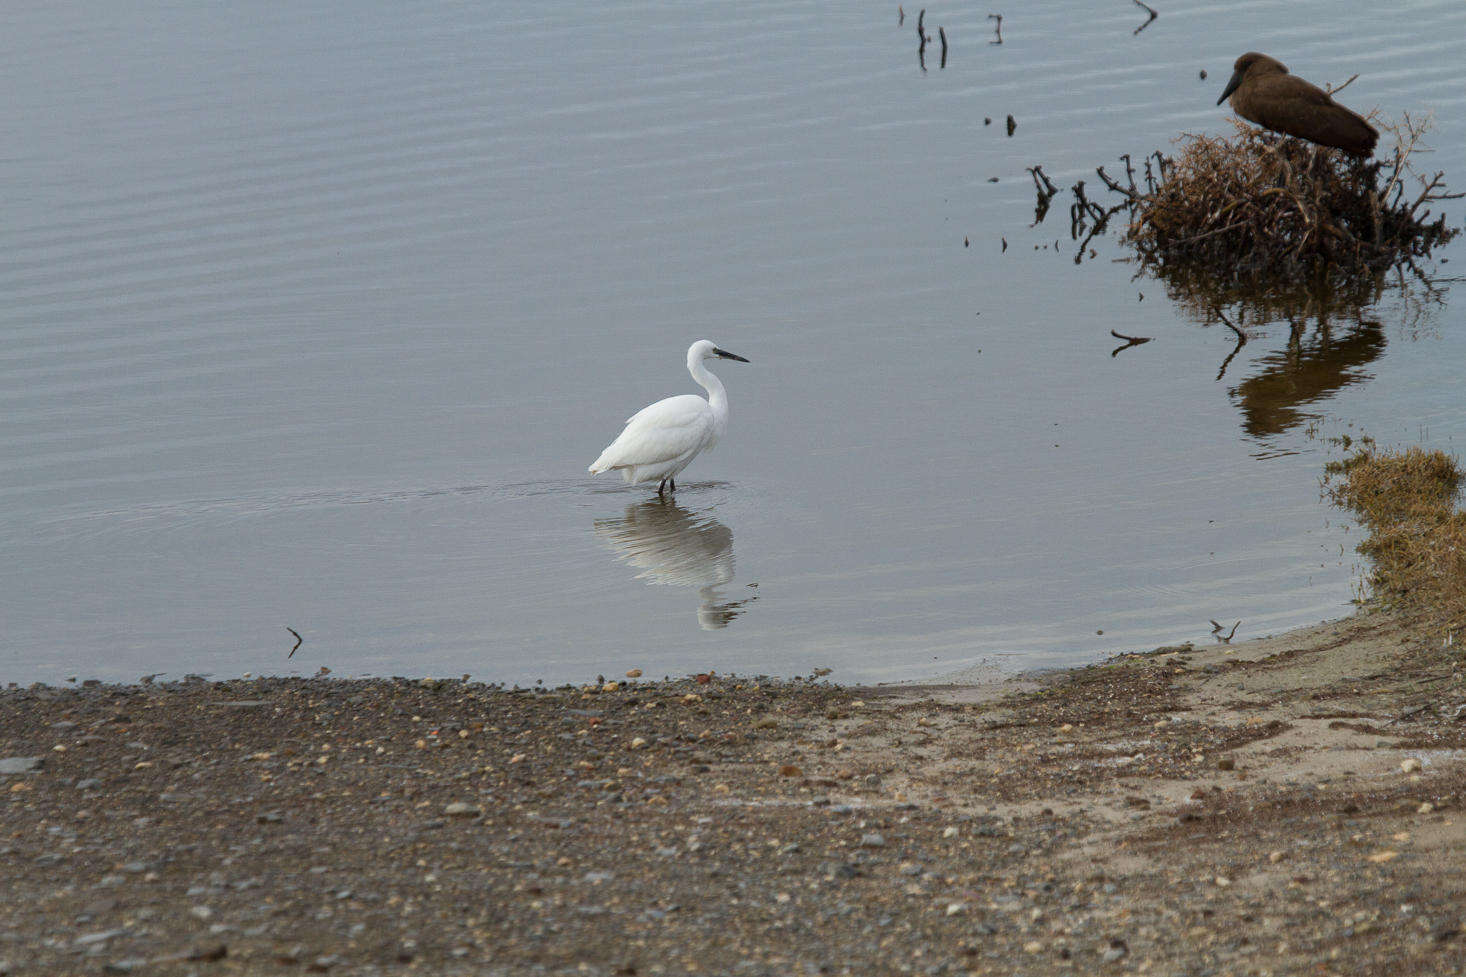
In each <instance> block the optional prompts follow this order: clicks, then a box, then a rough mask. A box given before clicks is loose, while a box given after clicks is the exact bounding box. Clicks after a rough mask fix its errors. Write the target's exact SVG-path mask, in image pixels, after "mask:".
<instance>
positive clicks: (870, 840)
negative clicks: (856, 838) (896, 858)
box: [860, 831, 886, 848]
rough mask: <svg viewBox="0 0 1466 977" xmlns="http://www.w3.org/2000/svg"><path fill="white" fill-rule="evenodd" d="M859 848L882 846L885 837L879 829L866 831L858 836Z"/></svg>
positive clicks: (883, 845)
mask: <svg viewBox="0 0 1466 977" xmlns="http://www.w3.org/2000/svg"><path fill="white" fill-rule="evenodd" d="M860 847H861V848H884V847H886V839H885V837H884V836H883V835H882V834H881V833H880V832H879V831H868V832H866V833H865V834H863V835H861V836H860Z"/></svg>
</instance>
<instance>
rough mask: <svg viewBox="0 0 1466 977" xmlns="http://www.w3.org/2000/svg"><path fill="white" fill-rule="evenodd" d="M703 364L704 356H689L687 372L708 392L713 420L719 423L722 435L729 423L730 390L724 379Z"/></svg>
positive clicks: (719, 434) (719, 430)
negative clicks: (724, 387)
mask: <svg viewBox="0 0 1466 977" xmlns="http://www.w3.org/2000/svg"><path fill="white" fill-rule="evenodd" d="M702 364H703V361H702V357H698V358H696V359H693V358H689V359H688V360H687V372H688V373H691V374H692V379H694V380H696V381H697V382H698V384H699V385H700V386H701V387H702V388H703V389H704V390H706V391H707V392H708V406H709V407H711V408H712V409H713V421H714V423H715V424H716V425H717V430H718V436H719V437H722V434H723V429H724V428H725V427H727V425H728V392H727V391H726V390H724V389H723V381H722V380H719V379H718V378H717V377H715V376H713V373H712V371H711V370H709V369H708V368H707V367H705V366H703V365H702Z"/></svg>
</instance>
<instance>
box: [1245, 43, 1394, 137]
mask: <svg viewBox="0 0 1466 977" xmlns="http://www.w3.org/2000/svg"><path fill="white" fill-rule="evenodd" d="M1229 97H1230V99H1231V105H1232V111H1234V112H1236V113H1237V114H1238V115H1240V116H1242V118H1244V119H1246V120H1247V121H1248V122H1254V123H1256V124H1257V125H1260V126H1262V127H1263V128H1264V129H1271V130H1273V131H1274V132H1281V133H1283V134H1285V135H1289V136H1297V137H1298V138H1299V139H1307V140H1308V141H1309V142H1314V143H1317V144H1318V145H1320V146H1333V147H1335V148H1337V149H1342V150H1343V151H1344V152H1346V153H1351V154H1353V155H1355V156H1369V155H1370V154H1371V153H1373V152H1374V145H1375V143H1376V142H1377V141H1378V139H1379V133H1378V132H1376V131H1375V130H1374V127H1373V126H1371V125H1370V124H1369V123H1368V122H1366V121H1364V118H1363V116H1361V115H1359V114H1358V113H1357V112H1351V111H1350V110H1348V109H1346V108H1344V106H1342V105H1340V104H1339V103H1337V102H1335V101H1334V100H1333V98H1332V97H1331V96H1330V95H1329V94H1328V93H1327V92H1325V91H1324V90H1323V89H1321V88H1319V87H1318V86H1317V85H1313V84H1310V83H1309V82H1306V81H1304V80H1303V79H1302V78H1298V77H1295V76H1293V75H1290V74H1288V68H1287V66H1286V65H1284V64H1283V63H1282V62H1281V61H1279V60H1277V59H1276V58H1270V57H1268V56H1267V55H1266V54H1258V53H1257V52H1256V51H1249V52H1248V53H1246V54H1244V55H1242V57H1240V58H1238V59H1237V62H1236V64H1234V65H1233V71H1232V80H1231V81H1229V82H1227V87H1226V89H1225V90H1224V91H1223V92H1222V97H1221V98H1219V99H1217V104H1218V105H1221V104H1222V103H1223V102H1225V101H1227V100H1228V98H1229Z"/></svg>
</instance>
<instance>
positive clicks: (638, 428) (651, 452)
mask: <svg viewBox="0 0 1466 977" xmlns="http://www.w3.org/2000/svg"><path fill="white" fill-rule="evenodd" d="M712 433H713V412H712V408H710V407H709V406H708V402H707V401H706V400H703V399H702V398H701V397H699V396H697V395H696V394H683V395H681V396H679V397H668V398H667V399H666V400H659V401H657V402H656V403H655V404H651V405H649V406H647V407H643V408H642V409H641V410H639V411H637V412H636V413H635V414H633V415H631V417H630V418H629V419H628V420H627V421H626V430H624V431H622V432H621V435H620V437H618V438H617V439H616V440H615V441H612V442H611V444H610V445H609V446H608V447H607V448H606V450H605V451H603V452H601V456H600V457H599V458H597V459H596V462H595V464H593V465H591V467H590V470H591V471H592V472H603V471H606V470H608V469H611V468H626V467H630V466H640V465H656V464H661V463H663V462H667V461H671V460H673V459H675V458H679V457H681V456H682V455H685V454H687V453H688V452H695V451H697V450H699V449H701V448H702V447H704V446H705V445H706V444H707V442H708V441H709V440H711V438H712Z"/></svg>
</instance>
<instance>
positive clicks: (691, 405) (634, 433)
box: [590, 339, 748, 495]
mask: <svg viewBox="0 0 1466 977" xmlns="http://www.w3.org/2000/svg"><path fill="white" fill-rule="evenodd" d="M714 356H717V357H720V358H721V359H725V360H737V361H738V362H740V363H747V362H748V360H746V359H744V358H743V357H741V356H738V355H737V354H735V353H730V352H728V351H727V350H725V349H719V348H718V347H717V346H715V345H714V344H713V343H712V342H710V341H708V340H706V339H699V340H698V341H697V342H695V343H693V344H692V346H690V347H689V348H688V350H687V372H688V373H691V374H692V379H694V380H696V381H697V382H698V384H699V385H700V386H701V387H702V388H703V389H704V390H706V391H707V392H708V399H707V400H703V399H702V398H701V397H699V396H698V395H697V394H682V395H681V396H679V397H668V398H667V399H666V400H659V401H657V402H656V403H655V404H652V405H650V406H649V407H643V408H642V409H641V410H639V411H637V412H636V413H635V414H633V415H631V416H630V417H628V418H627V419H626V430H624V431H622V432H621V436H620V437H618V438H617V439H616V440H615V441H612V442H611V443H610V444H609V445H608V446H607V447H606V450H605V451H602V452H601V456H600V457H599V458H597V459H596V460H595V464H593V465H591V466H590V473H591V474H592V475H599V474H600V473H601V472H605V471H611V470H612V469H619V470H620V471H621V477H622V478H624V479H626V482H627V484H629V485H634V484H636V483H638V482H657V483H658V485H657V494H658V495H661V494H663V493H664V492H666V491H672V492H675V491H677V481H676V477H677V474H678V473H679V472H681V471H682V469H684V468H686V467H687V466H688V465H690V464H692V459H694V458H696V457H697V456H698V455H699V454H701V453H702V452H703V451H705V450H707V449H709V448H711V447H712V446H713V445H715V444H717V443H718V439H719V438H721V437H722V436H723V432H724V431H726V430H727V429H728V394H727V393H726V392H725V391H724V390H723V382H722V381H721V380H719V379H718V378H717V377H715V376H713V374H712V373H710V372H708V368H707V367H705V366H703V365H702V364H703V360H707V359H711V358H712V357H714Z"/></svg>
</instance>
